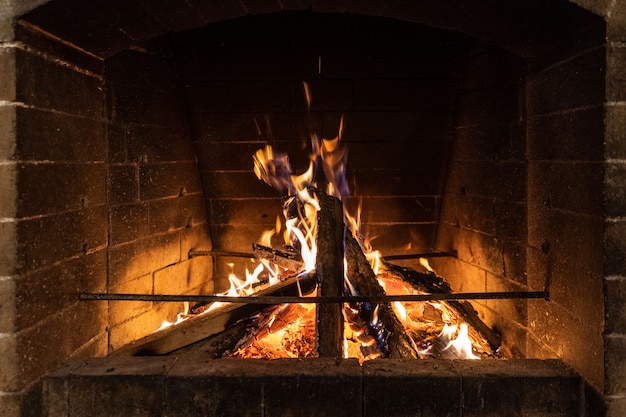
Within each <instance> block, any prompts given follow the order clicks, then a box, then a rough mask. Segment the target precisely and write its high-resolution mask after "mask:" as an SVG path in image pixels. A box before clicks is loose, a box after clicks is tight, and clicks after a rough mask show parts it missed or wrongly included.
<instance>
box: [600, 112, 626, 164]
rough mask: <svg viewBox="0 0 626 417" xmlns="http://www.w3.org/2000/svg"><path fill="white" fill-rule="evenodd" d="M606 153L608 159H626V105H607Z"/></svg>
mask: <svg viewBox="0 0 626 417" xmlns="http://www.w3.org/2000/svg"><path fill="white" fill-rule="evenodd" d="M604 120H605V133H604V139H605V141H606V144H605V147H606V149H605V153H606V158H607V159H626V146H624V138H625V137H626V106H620V105H611V104H609V103H607V104H606V105H605V119H604Z"/></svg>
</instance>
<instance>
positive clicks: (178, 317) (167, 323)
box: [155, 301, 189, 332]
mask: <svg viewBox="0 0 626 417" xmlns="http://www.w3.org/2000/svg"><path fill="white" fill-rule="evenodd" d="M188 314H189V302H187V301H184V302H183V311H182V312H181V313H178V314H177V315H176V321H173V322H172V321H167V320H163V323H161V327H159V328H158V329H156V330H155V332H158V331H159V330H163V329H167V328H168V327H170V326H175V325H177V324H178V323H181V322H183V321H185V320H187V319H188V318H189V316H188Z"/></svg>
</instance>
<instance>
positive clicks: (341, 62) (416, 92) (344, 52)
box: [173, 13, 466, 276]
mask: <svg viewBox="0 0 626 417" xmlns="http://www.w3.org/2000/svg"><path fill="white" fill-rule="evenodd" d="M286 31H287V32H289V33H290V36H289V37H285V36H284V33H285V32H286ZM173 42H174V45H175V46H174V49H175V50H176V54H177V55H178V56H179V57H180V58H179V65H180V67H181V71H182V77H183V79H184V84H185V86H186V96H187V100H188V103H189V108H190V109H191V116H192V120H193V124H194V127H195V130H194V141H195V142H194V143H195V146H196V149H197V150H198V156H199V165H200V170H201V173H202V178H203V184H204V188H205V190H206V194H205V196H206V199H207V207H209V208H210V216H209V218H210V223H211V225H212V236H213V239H214V243H215V246H216V248H218V249H220V250H226V251H239V252H249V251H250V245H251V243H252V242H256V241H257V239H258V237H259V236H260V234H261V232H262V231H263V230H265V229H272V228H273V227H274V224H275V219H276V216H277V215H278V214H280V213H281V209H280V194H278V193H277V192H276V191H274V190H272V189H271V188H270V187H268V186H267V185H265V184H264V183H263V182H261V181H259V180H258V179H257V178H256V176H255V175H254V173H253V172H252V167H253V163H252V155H253V154H254V152H255V151H256V150H257V149H261V148H263V147H264V146H265V144H270V145H272V146H273V147H274V149H275V150H276V151H281V152H288V153H289V156H290V161H291V163H292V165H293V167H294V169H295V170H296V173H298V174H299V173H302V172H304V171H305V170H306V168H308V157H309V153H310V152H311V146H310V134H311V132H315V133H316V134H319V135H322V136H323V137H325V138H329V139H330V138H334V137H336V136H337V134H338V129H339V123H340V119H341V117H342V116H343V117H344V130H343V135H342V141H343V142H344V143H345V144H347V146H348V147H349V157H348V164H347V175H348V182H349V185H350V188H351V191H352V194H351V195H352V196H353V198H351V199H349V201H347V207H348V208H349V209H351V210H352V212H353V213H354V211H355V209H356V206H357V204H358V200H362V204H363V223H364V229H363V232H364V233H365V234H366V235H368V236H370V237H376V240H375V241H374V245H375V246H376V247H377V248H380V249H383V250H384V253H387V254H390V253H399V252H402V251H407V250H408V251H417V250H420V249H424V248H428V247H430V245H431V244H432V242H433V240H434V230H435V224H436V222H437V218H438V213H439V200H440V198H439V195H440V192H441V186H442V182H443V172H444V171H445V166H444V165H445V159H446V156H447V151H448V145H449V134H450V123H451V118H450V109H451V106H452V102H453V94H454V91H455V83H456V82H457V81H458V79H457V77H458V68H459V67H458V65H457V64H458V62H459V61H460V60H461V58H460V57H461V56H462V54H463V53H464V50H465V49H464V48H465V42H466V40H465V38H464V37H461V36H458V35H452V34H447V33H444V32H441V31H437V30H433V29H427V28H424V27H415V26H412V25H406V24H404V25H403V24H399V23H398V22H393V21H390V20H382V21H377V20H376V19H372V18H365V17H360V18H359V17H356V16H354V17H345V16H324V15H314V14H310V13H305V14H283V15H275V16H266V17H250V18H244V19H239V20H238V21H232V22H228V23H222V24H216V25H213V26H211V27H208V28H207V29H205V30H197V31H193V32H191V33H189V34H185V35H184V36H182V37H180V38H177V39H175V40H174V41H173ZM303 81H306V82H307V83H308V84H309V86H310V91H311V96H312V103H311V110H310V112H308V111H307V107H306V100H305V96H304V87H303ZM319 175H321V172H320V173H319ZM321 184H323V181H322V182H321ZM227 261H229V260H228V259H224V260H223V262H220V264H224V265H225V263H226V262H227ZM239 263H241V262H239ZM218 268H219V265H218ZM221 275H222V276H226V275H225V273H221Z"/></svg>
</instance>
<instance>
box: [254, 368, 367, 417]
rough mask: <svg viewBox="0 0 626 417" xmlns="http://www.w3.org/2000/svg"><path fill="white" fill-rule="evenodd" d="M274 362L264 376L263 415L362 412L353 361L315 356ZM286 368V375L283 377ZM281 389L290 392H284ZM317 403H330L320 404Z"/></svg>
mask: <svg viewBox="0 0 626 417" xmlns="http://www.w3.org/2000/svg"><path fill="white" fill-rule="evenodd" d="M272 362H274V361H272ZM276 362H277V363H276V364H275V365H277V366H276V368H277V369H270V374H269V375H268V376H266V377H265V378H264V379H265V384H264V392H263V394H264V404H265V409H266V413H267V415H275V416H278V415H290V414H291V415H303V416H313V415H341V416H346V417H350V416H352V417H356V416H362V415H363V414H362V409H363V406H362V404H361V398H360V395H359V394H360V393H361V390H362V376H361V369H360V368H359V365H358V362H357V361H356V360H354V359H349V360H342V359H329V360H326V359H322V358H315V359H309V360H301V361H297V362H294V361H293V360H289V359H287V360H285V359H278V360H276ZM281 362H282V363H281ZM281 365H282V366H281ZM281 368H282V371H281ZM287 369H289V376H290V377H288V378H286V377H285V371H286V370H287ZM285 392H289V393H290V395H284V393H285ZM321 404H327V405H330V404H332V406H331V407H328V408H327V406H322V407H320V405H321Z"/></svg>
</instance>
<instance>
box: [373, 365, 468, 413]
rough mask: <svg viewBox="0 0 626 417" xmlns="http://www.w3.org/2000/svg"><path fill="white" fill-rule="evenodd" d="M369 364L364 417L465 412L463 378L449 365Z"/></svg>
mask: <svg viewBox="0 0 626 417" xmlns="http://www.w3.org/2000/svg"><path fill="white" fill-rule="evenodd" d="M413 365H414V364H413V363H411V361H393V362H391V363H387V361H369V362H366V363H365V364H364V365H363V415H364V416H368V417H369V416H383V415H384V416H389V417H392V416H406V415H414V416H432V417H452V416H458V415H460V412H461V398H462V386H461V376H460V375H458V374H457V373H456V372H455V371H454V365H453V364H452V363H451V362H447V361H441V362H439V361H423V362H422V363H420V366H419V367H417V366H413Z"/></svg>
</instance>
